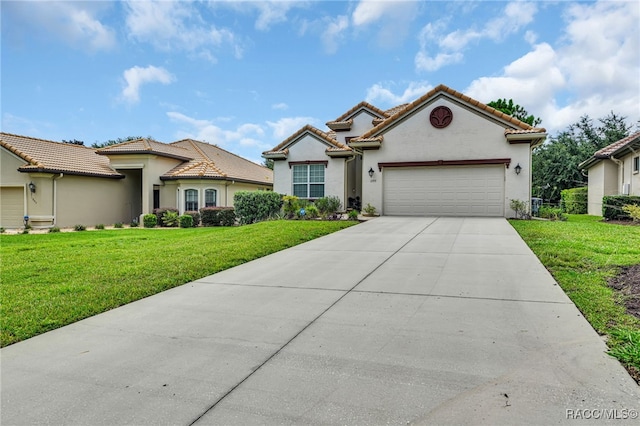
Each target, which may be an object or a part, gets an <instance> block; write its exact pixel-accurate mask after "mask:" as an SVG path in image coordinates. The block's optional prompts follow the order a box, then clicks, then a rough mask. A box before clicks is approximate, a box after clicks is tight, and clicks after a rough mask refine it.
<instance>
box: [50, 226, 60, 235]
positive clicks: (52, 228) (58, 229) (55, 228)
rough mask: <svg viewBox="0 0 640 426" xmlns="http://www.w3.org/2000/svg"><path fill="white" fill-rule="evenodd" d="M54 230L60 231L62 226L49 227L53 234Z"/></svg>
mask: <svg viewBox="0 0 640 426" xmlns="http://www.w3.org/2000/svg"><path fill="white" fill-rule="evenodd" d="M54 232H60V228H58V227H57V226H53V227H51V228H49V233H51V234H53V233H54Z"/></svg>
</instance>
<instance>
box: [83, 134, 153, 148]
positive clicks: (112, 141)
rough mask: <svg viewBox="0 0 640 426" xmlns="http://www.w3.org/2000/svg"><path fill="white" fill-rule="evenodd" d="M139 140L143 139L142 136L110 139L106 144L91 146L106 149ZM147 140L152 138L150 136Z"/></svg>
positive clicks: (98, 143)
mask: <svg viewBox="0 0 640 426" xmlns="http://www.w3.org/2000/svg"><path fill="white" fill-rule="evenodd" d="M138 139H142V136H127V137H126V138H118V139H109V140H108V141H106V142H95V143H93V144H91V148H104V147H105V146H110V145H117V144H119V143H124V142H130V141H135V140H138ZM147 139H152V138H151V136H148V137H147Z"/></svg>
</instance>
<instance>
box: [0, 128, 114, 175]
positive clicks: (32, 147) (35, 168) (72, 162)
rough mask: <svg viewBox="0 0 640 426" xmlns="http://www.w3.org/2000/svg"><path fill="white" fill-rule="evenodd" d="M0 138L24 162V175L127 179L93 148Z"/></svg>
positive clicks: (11, 137) (8, 135)
mask: <svg viewBox="0 0 640 426" xmlns="http://www.w3.org/2000/svg"><path fill="white" fill-rule="evenodd" d="M0 136H1V137H0V145H1V146H2V147H4V148H6V149H8V150H9V151H11V152H13V153H14V154H15V155H17V156H18V157H20V158H22V159H23V160H24V161H25V164H24V166H21V167H20V168H19V169H18V170H19V171H21V172H47V173H66V174H73V175H83V176H97V177H108V178H123V177H124V175H122V174H120V173H118V172H117V171H115V170H114V169H113V168H112V167H111V165H110V163H109V159H108V158H106V157H103V156H100V155H96V150H95V149H93V148H88V147H85V146H81V145H74V144H67V143H62V142H54V141H49V140H44V139H37V138H30V137H26V136H19V135H13V134H10V133H4V132H3V133H0Z"/></svg>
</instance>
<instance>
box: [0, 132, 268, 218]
mask: <svg viewBox="0 0 640 426" xmlns="http://www.w3.org/2000/svg"><path fill="white" fill-rule="evenodd" d="M0 147H1V148H0V162H1V167H2V168H1V173H2V174H1V176H0V178H1V179H0V226H2V227H4V228H18V227H22V226H23V225H24V217H25V216H28V217H29V224H31V225H32V226H33V227H45V228H46V227H51V226H54V225H55V226H59V227H70V226H74V225H76V224H83V225H86V226H92V225H95V224H100V223H102V224H113V223H117V222H122V223H129V222H131V221H133V220H138V221H139V220H140V218H141V216H142V215H144V214H147V213H151V212H153V209H154V208H158V207H173V208H177V209H178V210H179V211H180V213H183V212H185V211H188V210H198V209H199V208H201V207H205V206H233V195H234V193H235V192H236V191H241V190H249V191H251V190H271V189H272V187H273V172H272V171H271V170H269V169H267V168H266V167H263V166H260V165H258V164H255V163H253V162H251V161H248V160H245V159H243V158H241V157H238V156H237V155H234V154H232V153H230V152H228V151H225V150H223V149H221V148H219V147H217V146H215V145H210V144H207V143H204V142H199V141H194V140H190V139H186V140H182V141H178V142H174V143H171V144H165V143H161V142H157V141H153V140H149V139H139V140H135V141H130V142H125V143H122V144H118V145H111V146H108V147H105V148H102V149H98V150H96V149H92V148H87V147H84V146H79V145H73V144H66V143H60V142H53V141H47V140H42V139H36V138H30V137H26V136H18V135H13V134H9V133H0Z"/></svg>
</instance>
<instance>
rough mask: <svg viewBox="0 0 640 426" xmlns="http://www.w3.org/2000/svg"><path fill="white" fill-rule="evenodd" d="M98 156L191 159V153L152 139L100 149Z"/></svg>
mask: <svg viewBox="0 0 640 426" xmlns="http://www.w3.org/2000/svg"><path fill="white" fill-rule="evenodd" d="M98 154H103V155H104V154H108V155H123V154H155V155H159V156H162V157H169V158H175V159H178V160H183V161H188V160H191V159H192V158H193V157H192V155H191V153H190V152H189V151H187V150H185V149H183V148H181V147H176V146H172V145H169V144H166V143H162V142H158V141H154V140H153V139H147V138H143V139H136V140H133V141H129V142H124V143H120V144H117V145H111V146H107V147H105V148H100V149H99V150H98Z"/></svg>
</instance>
